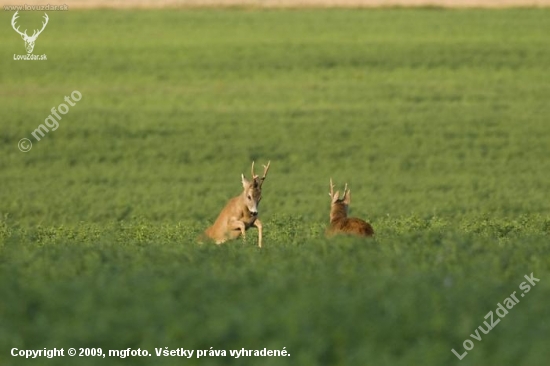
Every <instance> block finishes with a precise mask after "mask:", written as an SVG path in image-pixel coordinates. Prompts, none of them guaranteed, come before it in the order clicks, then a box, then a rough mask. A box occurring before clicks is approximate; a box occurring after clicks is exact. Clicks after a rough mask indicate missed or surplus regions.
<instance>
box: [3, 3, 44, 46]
mask: <svg viewBox="0 0 550 366" xmlns="http://www.w3.org/2000/svg"><path fill="white" fill-rule="evenodd" d="M18 12H19V11H16V12H15V14H13V17H12V18H11V26H12V27H13V30H15V31H16V32H17V33H18V34H19V35H21V38H23V41H25V49H26V50H27V53H29V54H30V53H32V50H33V49H34V43H35V42H36V39H37V38H38V36H39V35H40V33H42V31H43V30H44V28H46V25H47V24H48V20H49V18H48V14H46V13H44V22H42V29H40V30H38V29H35V30H34V32H33V33H32V36H29V35H28V34H27V30H26V29H25V31H24V32H21V31H20V30H19V26H17V27H16V26H15V22H16V21H17V18H18V15H17V13H18Z"/></svg>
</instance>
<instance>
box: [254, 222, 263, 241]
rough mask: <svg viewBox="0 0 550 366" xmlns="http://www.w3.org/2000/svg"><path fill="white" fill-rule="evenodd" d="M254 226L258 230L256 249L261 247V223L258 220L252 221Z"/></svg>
mask: <svg viewBox="0 0 550 366" xmlns="http://www.w3.org/2000/svg"><path fill="white" fill-rule="evenodd" d="M254 226H256V227H257V228H258V247H260V248H261V247H262V222H261V221H260V220H259V219H256V221H254Z"/></svg>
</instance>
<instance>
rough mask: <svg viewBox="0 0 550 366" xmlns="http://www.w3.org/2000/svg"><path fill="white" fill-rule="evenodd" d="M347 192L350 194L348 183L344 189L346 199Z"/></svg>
mask: <svg viewBox="0 0 550 366" xmlns="http://www.w3.org/2000/svg"><path fill="white" fill-rule="evenodd" d="M347 192H348V184H347V183H346V186H345V187H344V197H346V193H347Z"/></svg>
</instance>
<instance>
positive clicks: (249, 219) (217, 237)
mask: <svg viewBox="0 0 550 366" xmlns="http://www.w3.org/2000/svg"><path fill="white" fill-rule="evenodd" d="M268 169H269V163H268V164H267V166H265V165H264V176H263V177H262V178H260V177H259V176H257V175H255V174H254V163H252V181H249V180H247V179H246V178H245V177H244V175H242V176H241V179H242V184H243V192H242V193H241V194H240V195H238V196H236V197H233V198H232V199H230V200H229V202H228V203H227V205H225V207H224V208H223V210H222V211H221V212H220V214H219V215H218V218H217V219H216V221H215V222H214V224H213V225H212V226H210V227H209V228H208V229H206V231H205V232H204V235H205V236H206V237H208V238H210V239H212V240H214V241H215V242H216V244H222V243H225V242H226V241H227V240H233V239H237V238H238V237H239V236H241V235H242V236H243V238H244V237H245V236H246V230H248V229H250V228H251V227H253V226H254V227H256V228H258V246H259V247H260V248H261V247H262V222H261V221H260V219H258V205H259V203H260V201H261V199H262V184H263V181H264V180H265V177H266V175H267V170H268ZM254 210H255V212H254Z"/></svg>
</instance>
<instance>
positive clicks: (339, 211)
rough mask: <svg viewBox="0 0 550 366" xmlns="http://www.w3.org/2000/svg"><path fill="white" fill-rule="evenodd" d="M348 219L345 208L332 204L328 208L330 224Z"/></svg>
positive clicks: (341, 205)
mask: <svg viewBox="0 0 550 366" xmlns="http://www.w3.org/2000/svg"><path fill="white" fill-rule="evenodd" d="M346 217H348V213H347V212H346V207H345V206H344V205H343V204H338V203H336V204H334V205H332V207H331V208H330V222H334V221H338V220H341V219H345V218H346Z"/></svg>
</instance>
